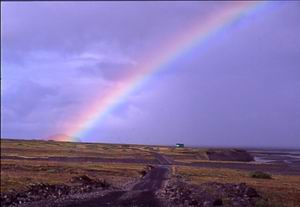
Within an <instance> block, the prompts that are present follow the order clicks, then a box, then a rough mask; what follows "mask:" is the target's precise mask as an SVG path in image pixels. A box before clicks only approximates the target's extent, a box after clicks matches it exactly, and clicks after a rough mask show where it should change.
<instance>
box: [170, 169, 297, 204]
mask: <svg viewBox="0 0 300 207" xmlns="http://www.w3.org/2000/svg"><path fill="white" fill-rule="evenodd" d="M172 172H173V174H174V175H180V176H182V177H183V178H185V179H186V180H188V182H190V183H193V184H201V183H205V182H220V183H241V182H244V183H246V184H249V185H250V186H252V187H254V188H255V189H257V190H258V191H259V192H260V193H261V194H262V195H263V197H264V198H269V199H270V201H271V203H274V205H275V204H277V205H278V206H291V207H292V206H293V207H294V206H300V176H288V175H272V179H254V178H251V177H250V175H249V172H246V171H239V170H230V169H211V168H195V167H185V166H176V167H173V169H172Z"/></svg>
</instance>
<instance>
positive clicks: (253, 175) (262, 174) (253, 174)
mask: <svg viewBox="0 0 300 207" xmlns="http://www.w3.org/2000/svg"><path fill="white" fill-rule="evenodd" d="M249 175H250V177H251V178H259V179H272V176H271V175H270V174H268V173H265V172H262V171H254V172H250V174H249Z"/></svg>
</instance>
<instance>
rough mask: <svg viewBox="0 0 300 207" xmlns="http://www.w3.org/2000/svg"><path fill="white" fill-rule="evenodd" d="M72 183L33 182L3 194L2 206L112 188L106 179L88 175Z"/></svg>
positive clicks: (77, 178)
mask: <svg viewBox="0 0 300 207" xmlns="http://www.w3.org/2000/svg"><path fill="white" fill-rule="evenodd" d="M70 182H71V183H72V185H65V184H59V185H53V184H52V185H51V184H44V183H39V184H32V185H30V186H27V189H26V190H23V191H20V192H17V191H10V192H7V193H3V194H1V206H3V207H5V206H17V205H20V204H25V203H30V202H34V201H39V200H45V199H50V200H51V199H59V198H62V197H65V196H68V195H74V194H83V193H88V192H93V191H99V190H104V189H109V188H112V187H111V186H110V184H108V183H107V182H106V181H105V180H94V179H91V178H89V177H87V176H77V177H73V178H72V179H71V180H70Z"/></svg>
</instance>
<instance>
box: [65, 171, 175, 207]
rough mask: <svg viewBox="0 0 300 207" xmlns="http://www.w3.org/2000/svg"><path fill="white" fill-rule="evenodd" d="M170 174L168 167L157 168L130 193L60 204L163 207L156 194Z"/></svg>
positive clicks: (129, 191)
mask: <svg viewBox="0 0 300 207" xmlns="http://www.w3.org/2000/svg"><path fill="white" fill-rule="evenodd" d="M168 172H169V169H168V168H167V167H164V166H157V167H155V168H153V169H152V170H151V171H150V172H149V173H148V174H147V175H146V176H145V177H144V178H142V179H141V180H140V182H138V183H136V184H135V185H134V186H133V187H132V188H131V189H130V190H128V191H113V192H110V193H108V194H106V195H105V196H103V197H97V198H93V199H89V200H82V201H78V200H76V201H74V202H72V201H68V202H67V203H66V204H60V206H64V207H71V206H72V207H73V206H74V207H76V206H78V207H79V206H86V207H98V206H143V207H146V206H161V203H160V201H159V200H158V199H157V198H156V196H155V192H156V191H157V190H159V189H160V187H161V186H162V183H163V182H164V181H165V180H166V179H167V174H168Z"/></svg>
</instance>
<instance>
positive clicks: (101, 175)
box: [1, 139, 300, 206]
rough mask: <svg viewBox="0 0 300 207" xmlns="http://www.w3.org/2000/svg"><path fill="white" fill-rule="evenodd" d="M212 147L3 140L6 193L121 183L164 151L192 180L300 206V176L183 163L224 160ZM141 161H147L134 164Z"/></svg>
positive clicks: (174, 170) (175, 168) (138, 173)
mask: <svg viewBox="0 0 300 207" xmlns="http://www.w3.org/2000/svg"><path fill="white" fill-rule="evenodd" d="M207 150H208V149H197V148H174V147H166V146H145V145H124V144H96V143H72V142H54V141H35V140H31V141H24V140H23V141H22V140H7V139H2V140H1V193H2V192H7V191H9V190H12V189H15V190H22V189H25V188H26V186H28V185H29V184H34V183H49V184H68V183H69V182H70V180H71V178H72V177H74V176H80V175H87V176H88V177H91V178H96V179H105V180H106V181H107V182H109V183H111V184H113V185H114V186H121V185H123V184H124V183H127V182H131V181H133V180H135V179H137V178H139V177H140V176H141V171H143V170H144V169H145V167H146V166H147V164H148V163H151V162H153V161H156V162H157V159H156V154H157V153H159V154H160V155H163V156H166V157H167V158H169V159H170V160H172V162H174V161H175V162H176V163H177V165H173V166H170V167H171V169H172V173H173V175H180V176H182V177H184V178H185V179H186V180H187V181H188V182H190V183H193V184H200V183H205V182H221V183H241V182H245V183H247V184H249V185H251V186H252V187H254V188H255V189H257V190H258V191H259V192H260V193H261V194H262V195H263V196H264V197H265V198H269V199H270V200H271V202H274V203H276V204H279V205H280V206H300V176H291V175H272V179H254V178H251V177H250V176H249V173H250V172H249V171H241V170H233V169H225V168H219V169H218V168H203V167H201V168H199V167H195V166H194V167H192V166H181V165H180V163H185V164H188V163H192V162H193V163H195V162H211V163H217V162H222V161H211V160H209V158H208V156H207V153H206V152H207ZM14 157H16V158H22V159H15V158H14ZM49 157H56V158H57V157H58V158H61V160H58V161H57V160H56V161H55V160H48V158H49ZM77 157H84V158H87V160H85V161H80V162H79V161H78V162H77V161H76V159H75V160H73V161H70V160H66V161H65V160H64V159H63V158H77ZM32 158H37V159H35V160H33V159H32ZM40 158H43V159H40ZM91 158H105V159H111V160H112V161H105V162H102V161H93V160H89V159H91ZM126 159H127V160H133V162H122V161H123V160H124V161H125V160H126ZM114 160H116V162H114ZM141 160H142V161H143V163H139V162H135V161H141ZM224 162H227V161H223V163H224ZM178 163H179V164H178ZM157 164H158V163H157ZM244 164H245V163H244Z"/></svg>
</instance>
